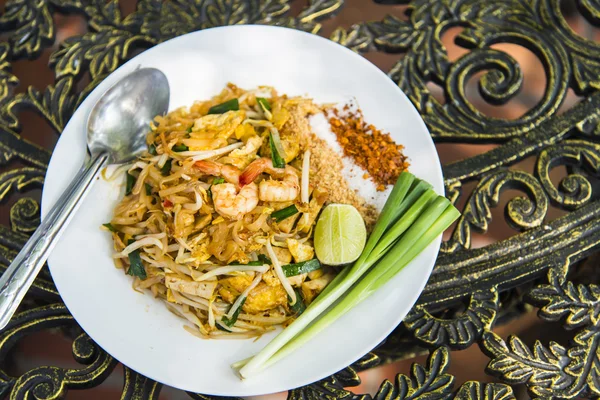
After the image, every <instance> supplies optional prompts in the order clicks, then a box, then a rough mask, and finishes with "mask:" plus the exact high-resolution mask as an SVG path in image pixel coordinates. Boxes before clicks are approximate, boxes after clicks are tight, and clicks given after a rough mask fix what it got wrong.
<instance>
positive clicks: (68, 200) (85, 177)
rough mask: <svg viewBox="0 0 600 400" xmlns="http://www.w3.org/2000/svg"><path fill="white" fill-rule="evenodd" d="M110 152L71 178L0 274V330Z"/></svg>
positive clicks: (103, 154) (98, 157)
mask: <svg viewBox="0 0 600 400" xmlns="http://www.w3.org/2000/svg"><path fill="white" fill-rule="evenodd" d="M107 159H108V155H107V154H106V153H100V154H98V155H95V156H93V157H92V159H91V161H90V163H89V164H88V165H87V166H86V167H85V168H83V169H82V170H81V171H80V172H79V173H78V174H77V175H76V176H75V178H74V179H73V181H71V183H70V184H69V187H68V188H67V189H66V190H65V191H64V193H63V194H62V195H61V196H60V198H59V199H58V200H57V201H56V203H55V204H54V206H53V207H52V209H51V210H50V212H49V213H48V216H47V217H46V218H45V219H44V221H43V222H42V223H41V224H40V226H39V227H38V228H37V229H36V230H35V232H34V233H33V235H31V238H29V240H28V241H27V243H25V246H23V248H22V249H21V251H20V252H19V254H17V256H16V257H15V259H14V260H13V262H12V263H11V264H10V266H9V267H8V269H7V270H6V272H4V274H3V275H2V277H0V329H2V328H4V327H5V326H6V325H7V324H8V322H9V321H10V319H11V317H12V316H13V314H14V313H15V311H16V310H17V307H18V306H19V304H20V303H21V300H23V297H24V296H25V293H27V290H28V289H29V287H30V286H31V284H32V283H33V281H34V279H35V277H36V276H37V274H38V273H39V272H40V269H42V266H43V265H44V263H45V262H46V260H47V259H48V256H49V255H50V252H51V251H52V249H53V248H54V245H55V244H56V242H57V241H58V239H59V238H60V236H61V235H62V233H63V232H64V228H66V226H67V224H68V222H69V217H70V216H71V215H72V214H73V213H74V211H75V210H76V209H77V207H78V205H79V202H80V200H82V199H83V198H84V197H85V195H86V192H87V191H88V189H89V187H90V186H91V183H92V181H93V179H94V176H96V174H97V173H98V171H99V170H100V169H101V168H102V167H103V166H104V164H106V161H107Z"/></svg>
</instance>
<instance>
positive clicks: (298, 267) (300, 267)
mask: <svg viewBox="0 0 600 400" xmlns="http://www.w3.org/2000/svg"><path fill="white" fill-rule="evenodd" d="M319 268H321V263H320V262H319V260H317V259H316V258H313V259H312V260H307V261H302V262H299V263H297V264H287V265H283V266H282V267H281V269H282V270H283V273H284V274H285V276H286V277H288V278H289V277H290V276H296V275H301V274H306V273H308V272H311V271H315V270H317V269H319Z"/></svg>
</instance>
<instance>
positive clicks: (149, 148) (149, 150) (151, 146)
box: [148, 143, 158, 156]
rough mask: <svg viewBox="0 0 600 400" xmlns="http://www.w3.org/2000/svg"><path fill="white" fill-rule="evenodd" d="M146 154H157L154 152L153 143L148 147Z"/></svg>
mask: <svg viewBox="0 0 600 400" xmlns="http://www.w3.org/2000/svg"><path fill="white" fill-rule="evenodd" d="M148 153H150V154H152V155H153V156H155V155H157V154H158V153H157V152H156V146H155V145H154V143H152V144H151V145H150V146H148Z"/></svg>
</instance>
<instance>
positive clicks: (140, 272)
mask: <svg viewBox="0 0 600 400" xmlns="http://www.w3.org/2000/svg"><path fill="white" fill-rule="evenodd" d="M133 242H135V240H131V239H130V240H129V241H128V242H127V244H128V245H130V244H131V243H133ZM127 274H129V275H133V276H137V277H138V278H140V279H142V280H143V279H146V270H145V269H144V264H142V258H141V257H140V251H139V250H134V251H132V252H131V253H129V269H128V270H127Z"/></svg>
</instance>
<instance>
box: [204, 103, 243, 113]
mask: <svg viewBox="0 0 600 400" xmlns="http://www.w3.org/2000/svg"><path fill="white" fill-rule="evenodd" d="M239 109H240V103H239V102H238V99H231V100H229V101H226V102H225V103H221V104H217V105H216V106H213V107H211V108H210V109H209V110H208V113H209V114H224V113H226V112H227V111H237V110H239Z"/></svg>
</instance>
